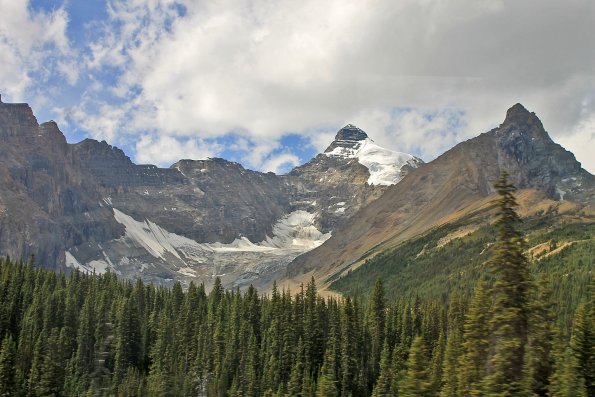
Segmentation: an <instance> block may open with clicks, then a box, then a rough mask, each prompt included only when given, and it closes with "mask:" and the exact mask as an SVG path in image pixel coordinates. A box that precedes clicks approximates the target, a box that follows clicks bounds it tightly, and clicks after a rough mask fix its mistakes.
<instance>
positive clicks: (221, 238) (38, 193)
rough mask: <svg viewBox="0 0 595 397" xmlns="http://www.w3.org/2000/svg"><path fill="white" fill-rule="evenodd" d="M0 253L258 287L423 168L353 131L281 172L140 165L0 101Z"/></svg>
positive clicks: (227, 165)
mask: <svg viewBox="0 0 595 397" xmlns="http://www.w3.org/2000/svg"><path fill="white" fill-rule="evenodd" d="M0 134H1V136H2V138H3V139H2V141H1V142H0V154H2V155H3V156H2V158H1V159H0V177H1V178H2V181H3V184H2V187H0V253H1V254H3V255H6V254H8V255H10V256H12V257H17V258H21V257H23V258H26V257H28V256H29V255H30V254H33V253H35V254H36V256H37V261H38V262H40V263H45V264H49V265H50V266H57V267H59V265H62V266H66V267H69V268H79V269H83V270H85V271H89V272H93V271H94V272H97V273H103V272H105V271H107V270H108V269H109V270H111V271H113V272H116V273H118V274H119V275H121V276H123V277H128V278H136V277H141V278H142V279H144V280H145V281H150V282H156V283H159V284H171V283H173V282H174V281H176V280H180V281H182V282H183V283H184V284H187V283H188V282H189V281H190V280H195V281H197V282H204V283H205V284H206V285H207V286H209V285H210V284H211V283H212V282H213V280H214V276H219V277H220V278H221V279H222V280H223V282H224V285H226V286H243V285H247V284H249V283H253V284H256V285H257V286H266V285H268V284H269V283H270V282H271V281H272V280H273V279H274V278H279V277H281V276H282V275H283V274H284V273H285V267H286V265H287V264H288V263H289V262H291V260H293V259H294V258H295V257H296V256H298V255H299V254H301V253H304V252H306V251H308V250H310V249H312V248H315V247H317V246H319V245H320V244H322V243H323V242H324V241H325V240H326V239H328V238H329V237H330V235H331V233H332V232H333V231H334V230H335V229H336V228H337V227H339V226H340V225H342V224H343V223H344V222H345V220H346V219H348V218H349V217H350V216H352V215H353V214H354V213H356V212H357V211H358V210H359V209H361V208H363V207H364V206H366V205H368V204H369V203H371V202H372V201H374V200H375V199H377V198H378V197H380V196H381V195H382V193H383V192H384V191H386V189H387V188H388V186H389V185H391V184H394V183H396V182H398V181H399V180H400V179H401V178H402V177H403V176H404V175H406V174H407V173H408V172H410V171H411V170H412V169H414V168H415V167H418V166H419V165H420V164H422V162H421V160H419V159H417V158H415V157H413V156H410V155H406V154H403V153H397V152H393V151H390V150H387V149H383V148H381V147H379V146H377V145H375V144H374V142H373V141H372V140H371V139H370V138H369V137H368V136H367V135H366V133H365V132H363V131H362V130H360V129H358V128H357V127H354V126H351V125H349V126H346V127H345V128H343V129H341V130H340V131H339V132H338V133H337V136H336V139H335V140H334V141H333V142H332V143H331V145H330V146H329V148H328V149H327V150H326V151H325V153H322V154H319V155H318V156H316V157H315V158H314V159H312V160H311V161H309V162H308V163H306V164H304V165H302V166H300V167H297V168H295V169H294V170H292V171H291V172H290V173H289V174H287V175H275V174H273V173H261V172H256V171H251V170H247V169H245V168H243V167H242V166H241V165H240V164H238V163H234V162H230V161H226V160H224V159H219V158H213V159H207V160H180V161H178V162H177V163H175V164H173V165H172V166H171V167H170V168H158V167H156V166H153V165H137V164H134V163H133V162H132V161H131V160H130V158H128V157H127V156H126V155H125V154H124V152H123V151H122V150H120V149H118V148H116V147H113V146H111V145H109V144H108V143H106V142H105V141H104V142H98V141H95V140H92V139H85V140H84V141H82V142H79V143H76V144H68V143H66V140H65V138H64V135H63V134H62V133H61V132H60V131H59V129H58V127H57V125H56V124H55V123H54V122H50V123H45V124H41V125H39V124H38V123H37V120H36V119H35V117H34V115H33V112H32V110H31V108H30V107H29V106H28V105H26V104H5V103H2V102H0Z"/></svg>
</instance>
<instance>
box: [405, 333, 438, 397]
mask: <svg viewBox="0 0 595 397" xmlns="http://www.w3.org/2000/svg"><path fill="white" fill-rule="evenodd" d="M398 395H399V397H430V396H431V395H432V382H431V379H430V374H429V371H428V357H427V349H426V346H425V343H424V340H423V338H422V337H421V336H416V337H415V338H414V339H413V343H412V344H411V349H410V351H409V360H408V361H407V372H406V373H405V376H404V378H403V379H402V381H401V383H400V385H399V394H398Z"/></svg>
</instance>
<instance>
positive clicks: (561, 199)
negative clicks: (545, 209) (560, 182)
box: [556, 187, 566, 201]
mask: <svg viewBox="0 0 595 397" xmlns="http://www.w3.org/2000/svg"><path fill="white" fill-rule="evenodd" d="M556 191H557V192H558V194H559V195H560V201H564V195H565V194H566V192H565V191H564V190H562V189H560V188H559V187H556Z"/></svg>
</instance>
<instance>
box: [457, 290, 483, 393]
mask: <svg viewBox="0 0 595 397" xmlns="http://www.w3.org/2000/svg"><path fill="white" fill-rule="evenodd" d="M489 313H490V303H489V296H488V293H487V284H486V282H485V280H483V279H482V280H480V281H479V282H478V283H477V285H476V286H475V291H474V292H473V298H472V299H471V304H470V306H469V312H468V313H467V315H466V317H465V323H464V325H463V329H464V339H463V344H462V348H463V356H462V358H461V363H460V368H459V377H458V380H459V382H458V387H459V389H458V393H460V394H461V395H466V396H479V395H481V383H482V381H483V378H484V376H485V371H486V360H487V358H488V347H489V331H490V329H489ZM458 393H457V394H455V395H458Z"/></svg>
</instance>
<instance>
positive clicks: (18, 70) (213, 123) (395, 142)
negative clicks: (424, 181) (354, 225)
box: [0, 0, 595, 173]
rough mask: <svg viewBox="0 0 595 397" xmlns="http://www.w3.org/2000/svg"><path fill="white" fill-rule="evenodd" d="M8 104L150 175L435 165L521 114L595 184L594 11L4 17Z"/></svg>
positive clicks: (19, 13)
mask: <svg viewBox="0 0 595 397" xmlns="http://www.w3.org/2000/svg"><path fill="white" fill-rule="evenodd" d="M0 10H1V11H0V54H1V59H0V93H1V95H2V99H3V101H4V102H27V103H29V104H30V105H31V106H32V108H33V110H34V112H35V114H36V115H37V117H38V119H39V121H40V122H42V121H47V120H50V119H51V120H55V121H57V122H58V125H59V127H60V129H61V130H62V132H63V133H64V134H65V135H66V138H67V140H68V141H69V142H71V143H74V142H78V141H80V140H82V139H84V138H87V137H90V138H94V139H98V140H106V141H107V142H108V143H110V144H112V145H114V146H118V147H120V148H122V149H123V150H124V151H125V152H126V153H127V154H128V155H129V156H130V157H131V158H132V160H133V161H135V162H136V163H151V164H156V165H159V166H162V167H167V166H169V165H171V164H173V163H174V162H176V161H177V160H179V159H182V158H185V159H188V158H190V159H204V158H207V157H223V158H226V159H228V160H232V161H238V162H240V163H241V164H243V165H244V166H245V167H246V168H250V169H254V170H261V171H273V172H277V173H283V172H287V171H288V170H290V169H291V168H292V167H294V166H296V165H299V164H302V163H304V162H306V161H308V160H309V159H310V158H311V157H313V156H314V155H315V154H316V153H319V152H321V151H323V150H324V149H325V148H326V146H328V144H329V143H330V142H331V141H332V139H333V137H334V135H335V133H336V131H337V130H339V129H340V128H341V127H342V126H344V125H346V124H348V123H352V124H355V125H357V126H358V127H360V128H362V129H363V130H364V131H366V132H367V133H368V135H369V136H370V137H371V138H372V139H373V140H374V141H375V142H376V143H378V144H380V145H381V146H384V147H387V148H390V149H393V150H397V151H401V152H406V153H410V154H413V155H416V156H419V157H421V158H422V159H423V160H425V161H430V160H432V159H434V158H435V157H436V156H438V155H440V154H441V153H442V152H444V151H445V150H447V149H449V148H451V147H452V146H454V145H455V144H456V143H458V142H461V141H463V140H466V139H469V138H471V137H473V136H476V135H479V134H480V133H482V132H485V131H488V130H489V129H491V128H494V127H496V126H498V125H499V124H500V123H501V122H502V121H503V119H504V116H505V114H506V110H507V109H508V108H509V107H511V106H512V105H514V104H515V103H517V102H520V103H522V104H523V105H524V106H525V107H526V108H527V109H529V110H530V111H533V112H535V113H536V114H537V116H538V117H539V118H540V119H541V120H542V122H543V124H544V126H545V128H546V130H547V131H548V132H549V133H550V135H551V136H552V138H553V139H554V140H555V141H556V142H558V143H560V144H561V145H562V146H564V147H565V148H567V149H568V150H570V151H572V152H573V153H574V154H575V156H576V157H577V159H578V160H579V161H580V162H581V163H582V165H583V168H585V169H587V170H588V171H590V172H591V173H595V155H593V153H594V152H595V40H594V39H593V37H595V1H593V0H565V1H559V0H473V1H468V0H365V1H364V0H299V1H295V0H213V1H197V0H179V1H176V0H30V1H27V0H17V1H15V0H0Z"/></svg>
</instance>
